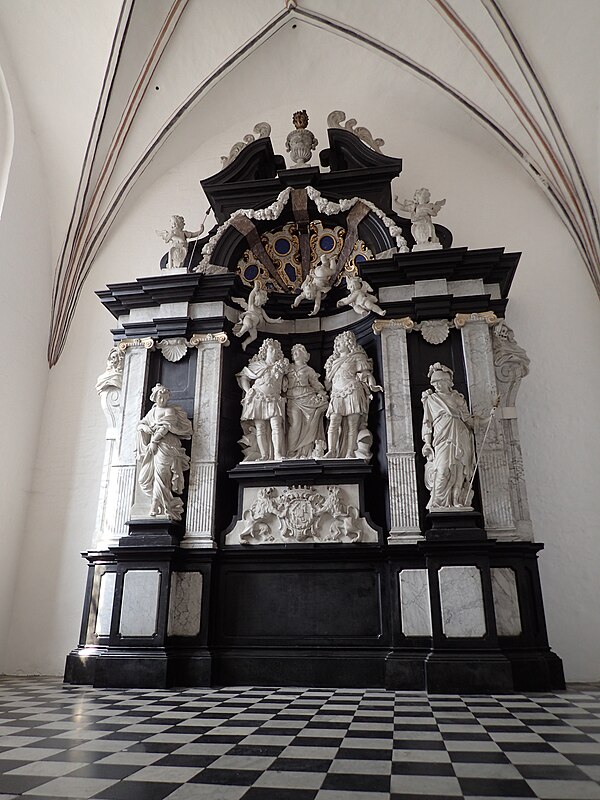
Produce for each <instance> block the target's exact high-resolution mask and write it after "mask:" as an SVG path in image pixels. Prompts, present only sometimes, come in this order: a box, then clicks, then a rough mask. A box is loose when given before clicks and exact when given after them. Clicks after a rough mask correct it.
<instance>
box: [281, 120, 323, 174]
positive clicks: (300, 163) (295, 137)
mask: <svg viewBox="0 0 600 800" xmlns="http://www.w3.org/2000/svg"><path fill="white" fill-rule="evenodd" d="M292 122H293V123H294V130H293V131H291V133H288V135H287V138H286V140H285V149H286V150H287V151H288V153H289V154H290V158H291V159H292V161H293V162H294V164H293V166H294V167H304V166H306V165H307V164H308V163H309V161H310V159H311V157H312V151H313V150H314V149H315V148H316V146H317V145H318V144H319V142H318V140H317V139H316V138H315V136H314V134H313V132H312V131H309V130H308V127H307V126H308V114H307V113H306V111H296V113H295V114H294V115H293V116H292Z"/></svg>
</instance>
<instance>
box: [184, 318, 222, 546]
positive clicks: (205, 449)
mask: <svg viewBox="0 0 600 800" xmlns="http://www.w3.org/2000/svg"><path fill="white" fill-rule="evenodd" d="M209 337H210V338H209ZM193 341H194V343H195V344H196V347H197V348H198V361H197V367H196V388H195V398H196V400H195V403H194V433H193V436H192V454H191V466H190V478H189V481H190V482H189V490H188V501H187V515H186V530H185V536H184V537H183V540H182V542H181V546H182V547H214V546H215V540H214V516H215V493H216V481H217V442H218V438H219V415H220V407H221V370H222V364H223V354H222V347H223V346H226V345H228V344H229V340H228V339H227V335H226V334H224V333H222V334H205V335H202V334H197V335H196V337H195V339H194V340H193Z"/></svg>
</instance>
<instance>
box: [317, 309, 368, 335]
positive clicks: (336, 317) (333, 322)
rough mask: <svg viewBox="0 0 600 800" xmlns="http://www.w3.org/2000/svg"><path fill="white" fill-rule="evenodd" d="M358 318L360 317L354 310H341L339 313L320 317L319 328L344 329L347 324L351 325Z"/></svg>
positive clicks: (327, 329)
mask: <svg viewBox="0 0 600 800" xmlns="http://www.w3.org/2000/svg"><path fill="white" fill-rule="evenodd" d="M359 319H362V317H361V316H359V315H358V314H357V313H356V311H352V310H349V311H343V312H342V313H341V314H332V315H331V316H330V317H321V330H323V331H335V330H338V329H341V330H344V329H345V328H347V327H348V326H349V325H353V324H354V323H355V322H357V321H358V320H359Z"/></svg>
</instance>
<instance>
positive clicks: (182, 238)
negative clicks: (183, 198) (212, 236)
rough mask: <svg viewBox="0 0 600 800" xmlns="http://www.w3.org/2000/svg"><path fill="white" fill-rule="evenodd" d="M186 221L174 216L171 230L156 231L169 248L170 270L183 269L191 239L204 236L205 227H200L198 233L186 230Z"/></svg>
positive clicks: (177, 215)
mask: <svg viewBox="0 0 600 800" xmlns="http://www.w3.org/2000/svg"><path fill="white" fill-rule="evenodd" d="M184 225H185V220H184V218H183V217H181V216H180V215H179V214H174V215H173V216H172V217H171V229H170V230H168V231H158V230H157V231H156V234H157V236H160V237H161V238H162V239H163V240H164V241H165V242H166V243H167V244H170V245H171V247H170V248H169V269H180V268H181V267H183V262H184V261H185V257H186V256H187V251H188V242H189V241H190V239H197V238H198V237H199V236H202V234H203V232H204V225H201V226H200V230H198V231H186V230H184V229H183V228H184Z"/></svg>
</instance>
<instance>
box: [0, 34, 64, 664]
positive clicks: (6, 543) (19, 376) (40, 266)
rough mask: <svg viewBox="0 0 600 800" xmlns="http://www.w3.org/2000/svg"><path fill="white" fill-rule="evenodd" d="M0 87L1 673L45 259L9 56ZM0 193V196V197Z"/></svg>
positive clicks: (39, 371)
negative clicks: (0, 322) (0, 343)
mask: <svg viewBox="0 0 600 800" xmlns="http://www.w3.org/2000/svg"><path fill="white" fill-rule="evenodd" d="M0 52H4V53H5V50H4V47H3V42H2V38H1V36H0ZM2 67H3V69H2V71H3V77H2V78H1V80H2V84H3V85H2V87H1V90H0V95H1V96H0V150H1V152H0V159H2V163H1V164H0V213H1V216H0V253H1V254H2V255H1V258H0V285H1V287H2V288H1V292H2V334H3V335H2V347H0V419H2V434H1V448H2V450H1V452H2V458H0V509H1V512H0V543H1V546H2V558H0V673H1V672H3V671H4V670H6V669H8V666H7V663H8V657H9V655H10V652H9V648H8V645H7V637H8V630H9V625H10V621H11V614H12V612H13V610H14V602H13V601H14V598H15V596H16V586H17V584H18V580H19V563H20V562H19V556H20V553H21V549H22V548H21V545H22V542H23V540H24V537H25V520H26V513H27V509H28V507H29V503H30V500H31V497H32V495H33V494H34V492H35V484H34V482H33V481H32V471H33V464H34V461H35V454H36V449H37V446H38V437H39V431H40V419H41V416H42V409H43V402H44V394H45V391H46V383H47V380H48V365H47V362H46V356H45V350H46V342H47V336H48V324H49V319H50V316H49V311H50V282H51V273H52V262H51V256H50V233H49V225H48V207H47V200H46V195H47V192H46V186H45V181H44V176H43V173H42V166H41V160H40V157H39V152H38V149H37V144H36V141H35V137H34V135H33V133H32V130H31V126H30V120H29V117H28V114H27V109H26V108H25V107H24V104H23V102H22V99H21V93H20V88H19V85H18V82H17V79H16V77H15V75H14V73H13V70H12V68H11V64H10V61H9V60H8V58H7V57H6V58H3V59H2ZM3 200H4V202H2V201H3Z"/></svg>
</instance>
